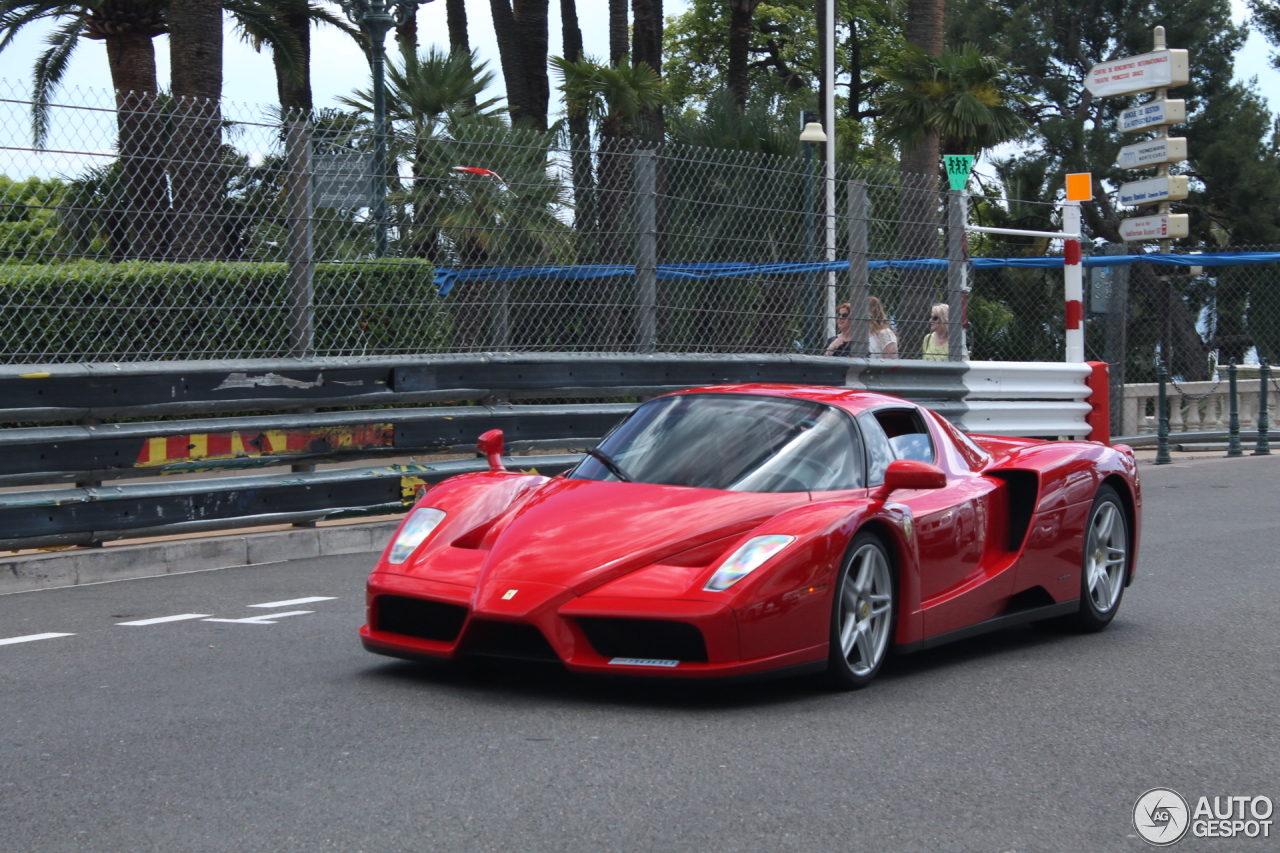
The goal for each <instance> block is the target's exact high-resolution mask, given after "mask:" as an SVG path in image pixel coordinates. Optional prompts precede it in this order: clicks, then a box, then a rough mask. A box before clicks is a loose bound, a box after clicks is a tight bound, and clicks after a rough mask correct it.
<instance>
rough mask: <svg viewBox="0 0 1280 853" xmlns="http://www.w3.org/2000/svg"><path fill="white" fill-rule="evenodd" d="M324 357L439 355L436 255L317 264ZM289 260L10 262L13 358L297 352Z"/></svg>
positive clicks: (5, 274) (0, 273)
mask: <svg viewBox="0 0 1280 853" xmlns="http://www.w3.org/2000/svg"><path fill="white" fill-rule="evenodd" d="M314 281H315V341H316V354H317V355H322V356H326V355H328V356H335V355H378V354H389V353H401V352H403V353H417V352H434V351H440V350H441V349H442V348H443V347H444V346H445V344H446V341H447V338H448V334H449V314H448V311H447V310H446V307H445V305H444V302H443V300H442V299H441V298H440V297H439V296H437V295H436V291H435V288H434V286H433V284H432V266H431V264H430V263H428V262H427V261H421V260H409V259H394V260H380V261H357V262H352V263H343V264H317V265H316V267H315V279H314ZM288 294H289V285H288V266H287V265H286V264H283V263H263V262H200V263H161V262H147V261H130V262H127V263H118V264H113V263H106V262H101V261H76V262H73V263H67V264H23V263H5V264H0V333H2V334H0V360H3V361H4V362H7V363H40V362H77V361H140V360H151V359H188V358H191V359H200V358H273V357H279V356H286V355H288V354H289V344H288V318H289V300H288Z"/></svg>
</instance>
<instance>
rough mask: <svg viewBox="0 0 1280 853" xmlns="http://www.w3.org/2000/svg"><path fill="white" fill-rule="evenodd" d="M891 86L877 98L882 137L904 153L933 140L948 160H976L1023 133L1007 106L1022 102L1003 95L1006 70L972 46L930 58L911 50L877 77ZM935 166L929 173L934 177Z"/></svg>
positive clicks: (1009, 94) (1023, 124)
mask: <svg viewBox="0 0 1280 853" xmlns="http://www.w3.org/2000/svg"><path fill="white" fill-rule="evenodd" d="M880 74H881V76H882V77H884V78H885V79H886V80H887V81H888V82H889V84H890V86H889V88H888V89H886V90H885V92H884V93H883V94H882V95H881V96H880V101H881V104H882V106H883V109H884V116H883V117H882V118H881V120H880V122H879V126H880V129H881V132H882V133H884V135H885V136H887V137H888V138H890V139H892V140H893V141H894V142H896V143H897V144H898V145H899V146H900V147H901V148H903V149H904V150H908V149H911V150H914V149H916V148H918V147H920V146H921V145H923V144H924V143H925V141H926V138H927V137H929V136H936V137H937V138H938V141H939V145H940V146H941V151H942V152H945V153H947V154H974V155H978V154H981V153H982V152H983V151H984V150H986V149H988V148H993V147H995V146H996V145H999V144H1001V143H1002V142H1007V141H1009V140H1011V139H1014V138H1016V137H1017V136H1019V135H1020V134H1022V133H1023V132H1024V131H1026V130H1027V122H1026V120H1025V119H1023V118H1022V116H1021V115H1019V114H1018V113H1017V112H1016V111H1015V110H1014V108H1013V106H1011V105H1015V104H1016V105H1021V104H1025V103H1026V99H1025V98H1024V97H1023V96H1021V95H1017V94H1014V93H1012V92H1010V91H1009V90H1008V87H1007V86H1006V85H1005V84H1006V77H1007V74H1008V67H1007V66H1005V64H1004V63H1002V62H1001V61H1000V60H998V59H996V58H995V57H993V56H984V55H983V54H982V53H981V52H980V51H979V50H978V49H977V48H976V47H974V46H973V45H965V46H964V47H962V48H961V49H960V50H944V51H943V52H942V53H941V54H940V55H938V56H930V55H928V54H926V53H925V52H924V51H922V50H920V49H919V48H917V47H914V46H908V47H907V48H906V49H905V50H904V51H903V53H902V58H901V61H900V63H899V64H898V65H897V66H896V67H894V68H888V69H885V70H882V71H881V72H880ZM937 168H938V164H937V163H933V164H932V167H931V171H933V172H936V171H937Z"/></svg>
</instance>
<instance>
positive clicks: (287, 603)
mask: <svg viewBox="0 0 1280 853" xmlns="http://www.w3.org/2000/svg"><path fill="white" fill-rule="evenodd" d="M335 598H337V596H333V595H313V596H311V597H310V598H291V599H289V600H288V601H268V602H267V603H266V604H250V605H249V606H250V607H296V606H298V605H299V604H311V603H313V602H316V601H333V600H334V599H335Z"/></svg>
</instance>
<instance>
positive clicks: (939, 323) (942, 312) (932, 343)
mask: <svg viewBox="0 0 1280 853" xmlns="http://www.w3.org/2000/svg"><path fill="white" fill-rule="evenodd" d="M950 320H951V307H950V306H949V305H947V303H945V302H938V303H936V304H935V305H934V306H933V307H932V308H930V309H929V334H927V335H925V336H924V343H923V345H922V346H921V349H922V350H923V351H924V358H925V359H927V360H929V361H946V360H947V353H948V352H949V350H950V346H951V342H950V341H948V340H947V323H949V322H950Z"/></svg>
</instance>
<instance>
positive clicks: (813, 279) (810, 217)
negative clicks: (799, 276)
mask: <svg viewBox="0 0 1280 853" xmlns="http://www.w3.org/2000/svg"><path fill="white" fill-rule="evenodd" d="M800 121H801V122H802V123H803V124H804V127H803V129H802V130H801V131H800V141H801V142H803V143H804V173H805V174H804V221H805V241H804V242H805V255H806V257H805V260H806V261H808V262H809V263H811V264H812V263H816V262H817V260H818V246H817V242H818V222H817V219H818V211H817V210H816V207H817V202H816V200H815V199H814V197H813V146H815V145H820V144H822V143H823V142H826V141H827V134H826V132H824V131H823V129H822V125H820V124H818V115H817V113H815V112H813V111H811V110H805V111H804V112H802V113H801V114H800ZM808 278H809V286H808V287H807V288H805V298H804V313H805V319H804V346H805V349H806V350H811V351H814V352H822V342H823V341H822V326H820V325H819V319H818V315H819V314H820V313H822V300H821V298H820V294H819V292H818V277H817V276H816V275H814V274H812V273H811V274H810V275H809V277H808Z"/></svg>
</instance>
